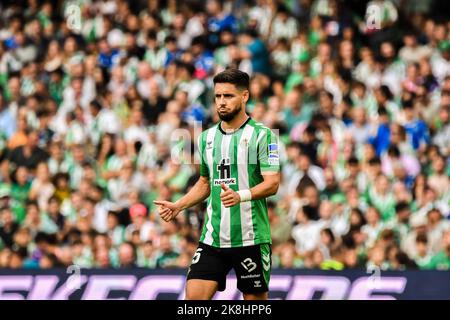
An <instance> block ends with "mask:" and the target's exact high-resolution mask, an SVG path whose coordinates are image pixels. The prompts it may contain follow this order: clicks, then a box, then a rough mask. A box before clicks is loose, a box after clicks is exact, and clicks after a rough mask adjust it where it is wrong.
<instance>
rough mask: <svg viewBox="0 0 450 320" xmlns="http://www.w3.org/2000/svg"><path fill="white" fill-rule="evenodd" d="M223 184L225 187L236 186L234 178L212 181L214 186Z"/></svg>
mask: <svg viewBox="0 0 450 320" xmlns="http://www.w3.org/2000/svg"><path fill="white" fill-rule="evenodd" d="M222 183H223V184H225V185H227V186H228V185H233V184H236V179H235V178H230V179H214V185H215V186H220V185H221V184H222Z"/></svg>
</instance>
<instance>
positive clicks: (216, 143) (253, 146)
mask: <svg viewBox="0 0 450 320" xmlns="http://www.w3.org/2000/svg"><path fill="white" fill-rule="evenodd" d="M198 146H199V152H200V158H201V163H200V174H201V175H202V176H205V177H209V180H210V186H211V194H210V196H209V198H208V205H207V214H206V216H205V221H204V225H203V230H202V234H201V236H200V242H203V243H205V244H208V245H211V246H214V247H220V248H230V247H243V246H251V245H257V244H261V243H271V237H270V225H269V219H268V213H267V204H266V199H260V200H252V201H247V202H241V203H240V204H237V205H235V206H233V207H229V208H225V207H224V206H223V204H222V201H221V200H220V193H221V192H222V188H221V183H224V184H225V185H227V186H228V187H230V188H231V189H232V190H234V191H238V190H245V189H250V188H252V187H254V186H256V185H257V184H259V183H261V182H262V181H263V177H262V173H264V172H266V173H268V172H278V171H279V170H280V165H279V154H278V140H277V136H276V135H275V134H274V133H273V132H272V131H271V130H270V129H269V128H267V127H265V126H264V125H263V124H261V123H258V122H256V121H254V120H253V119H251V118H249V119H248V120H247V121H246V122H245V123H244V124H243V125H242V126H241V127H240V128H239V129H238V130H236V131H234V132H233V133H225V132H224V131H223V130H222V128H221V125H220V123H219V124H217V125H215V126H213V127H212V128H210V129H208V130H206V131H204V132H203V133H202V134H201V135H200V137H199V139H198Z"/></svg>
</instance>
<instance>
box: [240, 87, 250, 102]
mask: <svg viewBox="0 0 450 320" xmlns="http://www.w3.org/2000/svg"><path fill="white" fill-rule="evenodd" d="M249 98H250V92H249V91H248V90H244V91H242V99H243V100H244V103H247V101H248V99H249Z"/></svg>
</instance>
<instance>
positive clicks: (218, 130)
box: [155, 69, 280, 300]
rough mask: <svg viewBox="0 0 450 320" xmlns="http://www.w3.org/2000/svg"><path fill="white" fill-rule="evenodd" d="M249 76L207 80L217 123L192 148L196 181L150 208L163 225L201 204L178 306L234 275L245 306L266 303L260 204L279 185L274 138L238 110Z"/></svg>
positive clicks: (267, 241) (266, 249) (232, 72)
mask: <svg viewBox="0 0 450 320" xmlns="http://www.w3.org/2000/svg"><path fill="white" fill-rule="evenodd" d="M249 82H250V81H249V76H248V74H247V73H245V72H242V71H240V70H237V69H227V70H225V71H223V72H221V73H219V74H217V75H216V76H215V77H214V94H215V105H216V110H217V113H218V115H219V118H220V119H221V121H220V122H219V123H218V124H216V125H214V126H213V127H211V128H210V129H208V130H206V131H204V132H203V133H202V134H201V135H200V137H199V140H198V146H199V151H200V158H201V163H200V178H199V180H198V181H197V183H196V184H195V185H194V186H193V187H192V189H191V190H190V191H189V192H188V193H187V194H186V195H185V196H183V197H182V198H181V199H179V200H178V201H176V202H174V203H172V202H169V201H155V204H157V205H159V206H160V207H159V214H160V216H161V217H162V219H163V220H165V221H170V220H172V219H174V218H175V217H176V216H177V214H178V213H180V212H181V211H182V210H184V209H186V208H189V207H191V206H194V205H196V204H197V203H199V202H201V201H204V200H205V199H206V198H208V203H207V212H206V216H205V222H204V225H203V230H202V234H201V237H200V241H199V246H198V249H197V251H196V253H195V254H194V257H193V259H192V262H191V266H190V268H189V271H188V275H187V283H186V299H188V300H189V299H195V300H201V299H205V300H206V299H211V298H212V297H213V295H214V294H215V293H216V291H217V290H219V291H223V290H225V284H226V276H227V274H228V273H229V272H230V270H231V269H234V271H235V273H236V276H237V287H238V289H239V290H240V291H241V292H242V293H243V296H244V299H246V300H260V299H267V298H268V284H269V279H270V269H271V248H270V245H271V237H270V225H269V220H268V213H267V205H266V198H267V197H269V196H271V195H274V194H275V193H276V192H277V190H278V186H279V183H280V174H279V154H278V143H277V137H276V135H275V134H274V133H273V132H272V131H271V130H270V129H269V128H267V127H265V126H264V125H263V124H261V123H258V122H256V121H254V120H253V119H251V118H250V117H249V116H248V115H247V113H246V111H245V106H246V103H247V101H248V99H249Z"/></svg>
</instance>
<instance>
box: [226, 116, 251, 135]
mask: <svg viewBox="0 0 450 320" xmlns="http://www.w3.org/2000/svg"><path fill="white" fill-rule="evenodd" d="M248 118H250V117H249V116H248V115H247V114H246V113H245V112H243V113H240V114H238V115H237V116H236V117H235V118H234V119H233V120H231V121H228V122H225V121H222V122H221V123H220V126H221V128H222V130H223V131H225V132H227V133H228V132H230V133H231V132H233V131H236V130H238V129H239V128H240V127H242V126H243V125H244V123H246V122H247V120H248Z"/></svg>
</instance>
